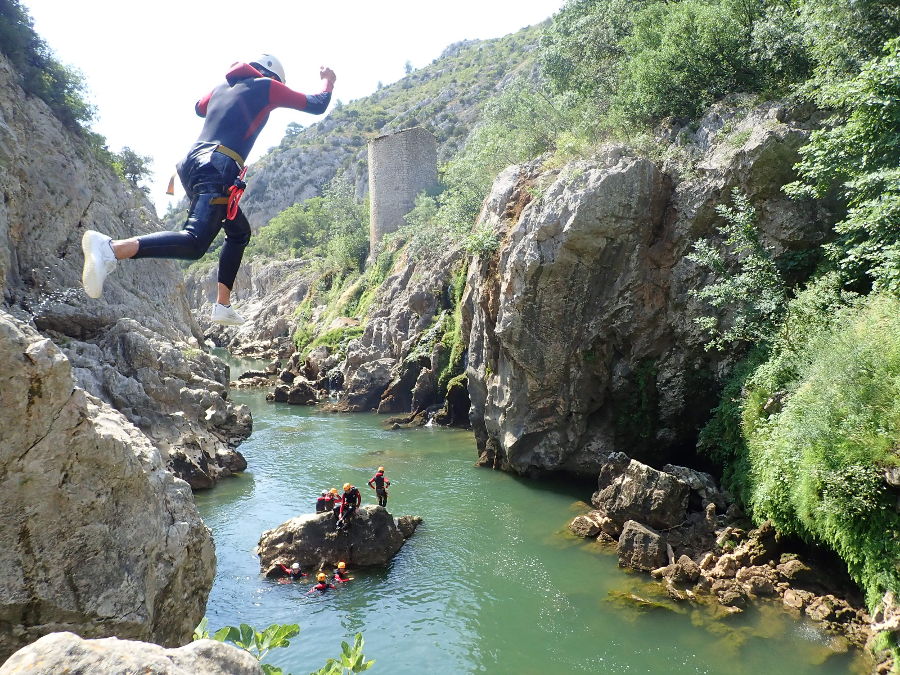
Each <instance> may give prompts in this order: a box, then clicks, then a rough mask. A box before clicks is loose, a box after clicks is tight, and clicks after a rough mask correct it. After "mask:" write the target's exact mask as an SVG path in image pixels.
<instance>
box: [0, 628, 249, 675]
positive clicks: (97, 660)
mask: <svg viewBox="0 0 900 675" xmlns="http://www.w3.org/2000/svg"><path fill="white" fill-rule="evenodd" d="M22 673H28V675H60V673H84V674H85V675H88V674H89V675H150V674H152V675H198V674H199V673H202V674H203V675H262V673H263V670H262V667H261V666H260V665H259V662H258V661H257V660H256V658H255V657H254V656H253V655H252V654H250V653H249V652H246V651H244V650H243V649H238V648H237V647H233V646H231V645H227V644H225V643H224V642H217V641H216V640H197V641H196V642H191V643H190V644H188V645H186V646H184V647H179V648H177V649H165V648H163V647H160V646H159V645H155V644H149V643H147V642H136V641H134V640H119V639H117V638H106V639H103V640H82V639H81V638H80V637H78V636H77V635H75V634H73V633H51V634H50V635H45V636H44V637H42V638H41V639H40V640H38V641H37V642H34V643H33V644H30V645H28V646H27V647H23V648H22V649H20V650H19V651H17V652H16V653H15V654H13V655H12V656H11V657H10V659H9V660H8V661H7V662H6V663H4V664H3V665H2V666H0V675H19V674H22Z"/></svg>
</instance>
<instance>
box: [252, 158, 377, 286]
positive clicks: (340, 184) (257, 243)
mask: <svg viewBox="0 0 900 675" xmlns="http://www.w3.org/2000/svg"><path fill="white" fill-rule="evenodd" d="M324 192H325V194H324V196H322V197H313V198H311V199H307V200H305V201H303V202H302V203H300V204H294V205H293V206H290V207H288V208H287V209H285V210H284V211H282V212H281V213H279V214H278V215H277V216H275V217H274V218H272V220H270V221H269V223H268V224H267V225H266V226H265V227H263V228H261V229H260V230H259V232H257V233H256V234H255V235H254V237H253V238H252V239H251V240H250V244H249V245H248V246H247V250H246V254H247V256H248V257H249V258H261V257H264V258H267V259H268V258H276V259H279V258H280V259H284V258H295V257H300V256H305V255H310V256H320V257H321V259H322V262H321V265H322V266H323V268H325V269H327V270H328V271H329V272H331V273H333V274H336V275H343V274H345V273H346V272H349V271H359V270H361V269H362V267H363V266H364V264H365V261H366V256H367V255H368V253H369V235H368V206H367V204H366V203H364V202H361V201H360V200H359V199H357V197H356V191H355V188H354V186H353V185H352V184H351V183H350V180H349V179H348V178H347V177H346V176H345V175H344V174H338V175H337V176H335V178H334V179H333V180H332V181H331V183H329V184H328V186H326V188H325V191H324Z"/></svg>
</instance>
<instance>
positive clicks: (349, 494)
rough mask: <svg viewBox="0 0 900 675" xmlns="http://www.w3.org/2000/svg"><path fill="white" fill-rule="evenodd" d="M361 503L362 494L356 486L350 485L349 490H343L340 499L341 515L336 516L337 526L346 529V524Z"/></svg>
mask: <svg viewBox="0 0 900 675" xmlns="http://www.w3.org/2000/svg"><path fill="white" fill-rule="evenodd" d="M361 503H362V495H361V494H360V493H359V490H358V489H357V488H356V487H353V486H351V487H350V489H349V490H347V491H346V492H344V495H343V499H342V500H341V515H340V517H339V518H338V525H337V526H338V528H342V529H346V527H347V524H348V523H349V521H350V516H352V515H353V514H354V513H355V512H356V509H357V508H358V507H359V505H360V504H361Z"/></svg>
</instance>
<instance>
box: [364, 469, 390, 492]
mask: <svg viewBox="0 0 900 675" xmlns="http://www.w3.org/2000/svg"><path fill="white" fill-rule="evenodd" d="M385 483H387V484H388V485H390V484H391V481H389V480H387V479H386V478H385V477H384V471H376V472H375V475H374V476H372V480H370V481H369V482H368V483H367V485H368V486H369V487H374V488H375V489H376V490H384V486H385Z"/></svg>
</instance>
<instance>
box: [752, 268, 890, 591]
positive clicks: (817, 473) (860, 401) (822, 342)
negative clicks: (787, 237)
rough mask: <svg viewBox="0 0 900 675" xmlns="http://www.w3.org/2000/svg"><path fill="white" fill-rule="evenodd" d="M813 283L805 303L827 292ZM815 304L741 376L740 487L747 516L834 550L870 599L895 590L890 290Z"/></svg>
mask: <svg viewBox="0 0 900 675" xmlns="http://www.w3.org/2000/svg"><path fill="white" fill-rule="evenodd" d="M832 289H833V285H832ZM814 291H816V292H818V293H819V297H818V298H809V297H806V298H803V299H802V300H801V299H800V298H798V303H800V302H806V303H807V310H808V309H810V308H811V306H814V305H816V304H818V303H819V302H821V300H822V299H824V296H826V295H828V293H824V294H823V293H822V292H821V291H822V288H819V287H814ZM810 300H812V302H810ZM825 304H826V305H827V306H830V307H831V309H832V311H831V312H830V313H829V314H827V315H826V314H824V313H822V312H814V313H810V314H809V316H815V317H817V318H816V319H815V320H814V321H812V322H810V323H808V324H807V325H806V326H805V327H804V328H803V329H801V330H800V331H798V332H799V333H801V334H800V335H797V334H795V335H794V336H792V338H793V339H792V340H791V341H790V342H789V341H785V342H782V343H780V344H779V345H777V346H776V347H775V349H774V350H773V355H772V358H770V359H769V360H768V361H767V362H766V363H765V364H764V365H762V366H761V367H759V368H758V369H757V370H756V371H755V372H754V374H753V375H752V376H751V377H750V378H749V379H748V380H747V383H746V392H745V394H744V397H743V420H742V426H743V435H744V438H745V439H746V442H747V449H748V454H747V465H748V471H747V472H746V473H745V474H744V475H743V476H742V477H741V479H742V482H743V485H742V488H743V493H744V494H745V495H747V498H748V499H747V503H748V506H749V508H750V511H751V512H752V514H753V517H754V519H756V520H758V521H760V520H763V519H766V518H768V519H771V520H772V521H773V523H774V524H775V526H776V528H777V529H778V530H779V531H781V532H786V533H793V534H796V535H798V536H800V537H802V538H804V539H807V540H810V541H816V542H820V543H823V544H826V545H828V546H829V547H831V548H832V549H833V550H835V551H836V552H837V553H838V554H839V555H840V556H841V557H842V558H843V559H844V561H845V562H846V563H847V566H848V569H849V571H850V573H851V575H852V576H853V577H854V578H855V579H856V580H857V581H858V582H859V583H860V585H861V586H862V587H863V588H864V589H865V590H866V592H867V597H868V600H869V603H870V606H874V603H875V602H877V601H878V600H879V599H880V598H881V595H882V594H883V593H884V592H885V591H886V590H893V591H895V592H897V591H900V571H898V570H897V568H896V567H895V565H894V561H896V560H897V559H898V558H900V514H898V513H897V512H896V510H895V509H894V503H895V501H896V497H895V496H892V495H891V494H890V493H889V492H888V490H887V488H886V485H885V483H884V479H883V470H884V467H886V466H892V465H895V464H897V463H898V460H900V457H898V452H897V450H898V448H900V300H898V299H896V298H893V297H890V296H879V295H874V296H870V297H868V298H866V299H864V300H860V301H857V302H850V303H849V304H848V303H847V298H846V297H844V298H843V299H839V295H838V294H834V293H832V300H831V302H828V303H825ZM820 309H821V307H820ZM791 323H793V324H794V328H798V327H799V326H798V325H797V324H801V323H802V320H800V321H798V320H797V317H795V318H794V321H793V322H792V320H791V318H790V317H789V319H788V321H787V322H786V324H791Z"/></svg>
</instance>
